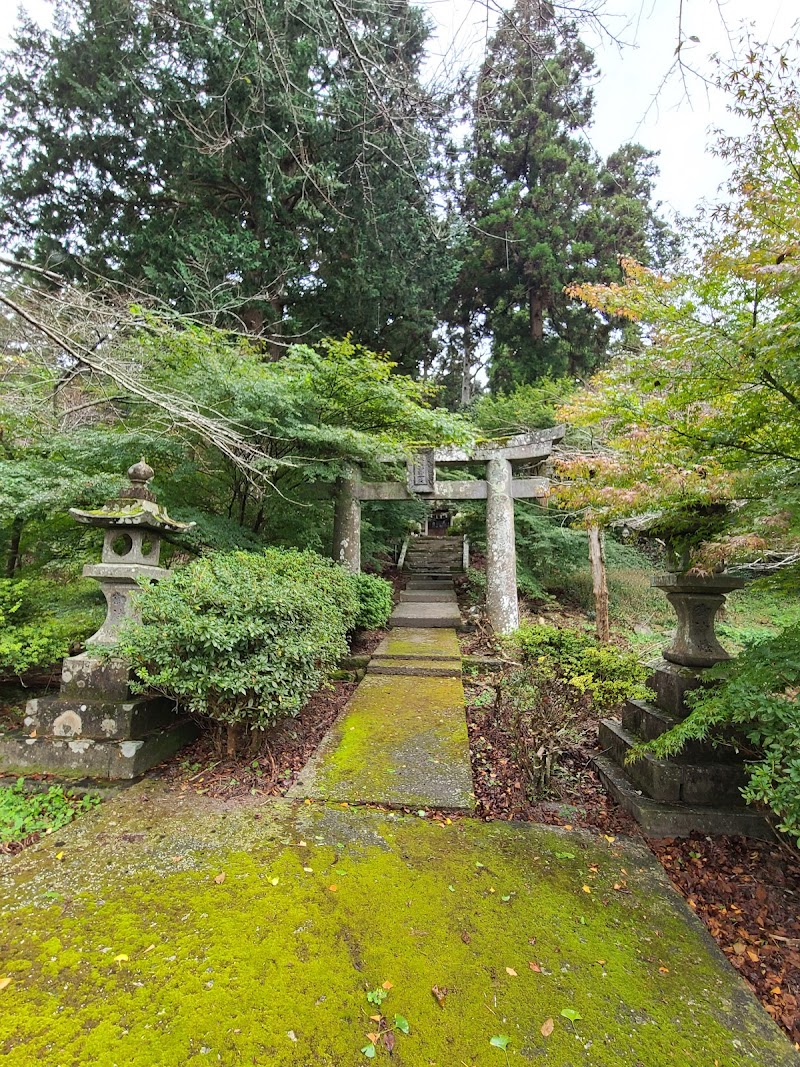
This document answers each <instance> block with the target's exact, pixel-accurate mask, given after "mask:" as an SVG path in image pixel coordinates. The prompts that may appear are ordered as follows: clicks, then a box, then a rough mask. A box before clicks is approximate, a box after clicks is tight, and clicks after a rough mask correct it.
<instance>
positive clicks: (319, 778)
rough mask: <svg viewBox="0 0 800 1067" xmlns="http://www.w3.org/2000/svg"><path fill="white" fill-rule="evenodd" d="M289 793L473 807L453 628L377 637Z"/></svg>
mask: <svg viewBox="0 0 800 1067" xmlns="http://www.w3.org/2000/svg"><path fill="white" fill-rule="evenodd" d="M291 795H292V796H295V797H300V798H302V797H313V798H316V799H322V800H339V801H348V802H349V803H351V804H365V803H369V804H380V805H384V806H387V807H395V808H436V809H438V810H443V811H450V812H456V811H462V812H467V811H472V810H473V807H474V802H475V798H474V796H473V795H472V772H471V769H470V756H469V738H468V735H467V720H466V714H465V710H464V688H463V686H462V684H461V652H460V650H459V645H458V639H457V637H456V633H455V630H452V629H449V628H441V629H428V628H424V629H415V628H409V629H399V630H393V631H392V632H391V633H390V634H389V635H388V637H386V638H384V640H383V641H382V642H381V644H380V645H379V646H378V648H377V649H376V652H375V655H374V656H373V658H372V660H371V661H370V665H369V668H368V672H367V676H366V678H365V679H364V681H363V682H362V683H361V685H359V687H358V689H357V690H356V692H355V694H354V695H353V697H352V699H351V700H350V703H349V704H348V706H347V708H346V710H345V713H344V715H343V716H342V717H341V718H340V719H339V721H338V722H337V723H335V724H334V726H333V727H332V729H331V730H330V732H329V733H328V735H327V736H326V737H325V739H324V740H323V742H322V744H321V746H320V748H319V751H318V752H317V754H316V756H315V757H314V759H313V760H312V761H311V762H310V764H309V766H308V768H307V769H306V771H305V772H304V773H303V775H302V776H301V778H300V780H299V781H298V783H297V784H296V785H295V786H294V788H293V789H292V792H291Z"/></svg>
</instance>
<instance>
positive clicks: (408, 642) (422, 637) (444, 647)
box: [375, 626, 461, 659]
mask: <svg viewBox="0 0 800 1067" xmlns="http://www.w3.org/2000/svg"><path fill="white" fill-rule="evenodd" d="M375 654H376V655H382V656H407V655H417V656H446V657H447V658H448V659H460V658H461V648H460V646H459V643H458V638H457V637H456V632H455V630H453V629H450V628H449V627H446V626H443V627H441V628H439V629H436V628H434V627H425V628H422V629H416V628H414V627H412V626H409V627H407V628H406V629H402V630H392V631H391V633H389V634H388V635H387V636H386V637H384V639H383V640H382V641H381V643H380V644H379V645H378V647H377V648H376V649H375Z"/></svg>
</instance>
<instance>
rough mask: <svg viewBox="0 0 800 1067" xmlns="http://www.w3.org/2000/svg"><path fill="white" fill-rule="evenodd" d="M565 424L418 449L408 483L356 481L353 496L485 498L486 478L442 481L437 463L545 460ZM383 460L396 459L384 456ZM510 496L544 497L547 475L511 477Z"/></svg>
mask: <svg viewBox="0 0 800 1067" xmlns="http://www.w3.org/2000/svg"><path fill="white" fill-rule="evenodd" d="M564 432H565V427H564V426H554V427H553V428H552V429H549V430H534V431H532V432H530V433H521V434H517V435H516V436H515V437H508V438H506V439H505V440H504V441H486V442H482V443H481V444H479V445H477V446H476V447H474V448H470V449H464V448H458V447H457V446H454V445H445V446H441V447H438V448H426V449H420V450H418V451H417V452H415V453H414V455H413V457H412V458H411V459H409V460H408V464H407V466H408V479H407V484H406V485H404V484H403V483H402V482H356V483H355V484H354V486H353V495H354V496H355V497H356V498H357V499H360V500H413V499H415V498H422V499H428V500H485V499H486V498H487V495H488V486H487V483H486V481H483V480H474V481H463V482H456V481H443V482H440V481H438V480H437V478H436V466H437V465H438V464H441V465H442V466H457V465H459V464H464V463H476V462H478V463H480V462H484V463H486V462H490V461H491V460H497V459H501V460H507V461H508V462H509V463H513V462H523V463H535V462H541V461H542V460H545V459H547V457H548V456H549V455H550V454H551V452H552V450H553V445H554V444H556V443H557V442H558V441H561V440H562V439H563V437H564ZM386 462H396V460H394V459H392V458H390V457H387V459H386ZM511 487H512V495H513V496H514V497H515V498H518V499H519V498H529V499H530V498H536V499H542V498H544V497H546V496H547V492H548V488H549V481H548V479H547V478H514V479H513V481H512V483H511Z"/></svg>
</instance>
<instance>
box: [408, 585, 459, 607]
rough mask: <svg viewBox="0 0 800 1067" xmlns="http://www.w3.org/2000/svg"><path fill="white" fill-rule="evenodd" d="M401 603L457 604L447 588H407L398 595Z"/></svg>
mask: <svg viewBox="0 0 800 1067" xmlns="http://www.w3.org/2000/svg"><path fill="white" fill-rule="evenodd" d="M398 600H399V602H400V603H401V604H458V600H457V599H456V594H455V593H454V592H451V591H450V590H449V589H442V590H441V591H440V590H438V589H408V590H406V591H405V592H403V593H401V594H400V596H399V597H398Z"/></svg>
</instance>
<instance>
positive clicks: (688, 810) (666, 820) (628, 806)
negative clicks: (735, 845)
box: [592, 755, 775, 841]
mask: <svg viewBox="0 0 800 1067" xmlns="http://www.w3.org/2000/svg"><path fill="white" fill-rule="evenodd" d="M592 763H593V764H594V766H595V769H596V771H597V773H598V774H599V776H600V781H601V782H602V783H603V788H604V789H605V790H606V792H607V793H609V794H610V795H611V796H612V797H613V798H614V800H616V802H617V803H618V804H619V806H620V807H621V808H623V809H624V810H625V811H627V812H628V813H629V814H630V815H632V816H633V817H634V819H635V820H636V821H637V823H638V824H639V826H641V828H642V830H643V831H644V833H645V834H647V836H648V837H688V836H689V835H690V834H729V835H735V834H741V836H742V837H754V838H759V839H761V840H766V841H774V840H775V833H774V831H773V829H772V827H771V826H770V825H769V823H768V822H767V820H766V819H765V818H764V817H763V816H762V815H761V814H760V813H759V812H758V811H756V810H755V809H754V808H752V807H747V806H745V807H730V808H717V807H712V806H708V805H699V804H697V805H692V804H674V803H669V802H667V801H664V800H653V798H652V797H648V796H645V794H644V793H643V792H642V791H641V790H640V789H637V788H636V786H635V785H634V783H633V782H632V781H631V779H630V778H629V777H628V774H627V772H626V770H623V768H622V767H619V766H618V765H617V764H616V763H615V762H614V761H613V760H612V759H610V758H609V757H608V756H600V755H598V756H595V757H594V759H593V760H592Z"/></svg>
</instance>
